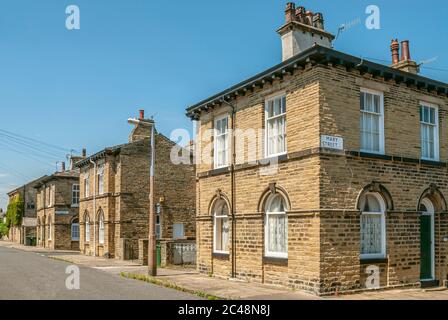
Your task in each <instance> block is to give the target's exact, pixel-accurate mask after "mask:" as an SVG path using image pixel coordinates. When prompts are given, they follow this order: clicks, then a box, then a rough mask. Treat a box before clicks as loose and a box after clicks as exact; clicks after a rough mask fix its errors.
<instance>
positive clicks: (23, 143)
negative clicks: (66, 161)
mask: <svg viewBox="0 0 448 320" xmlns="http://www.w3.org/2000/svg"><path fill="white" fill-rule="evenodd" d="M0 137H3V138H6V139H8V140H9V141H10V142H12V143H15V144H18V145H20V146H21V147H26V148H29V149H31V150H34V151H36V152H39V153H42V154H46V155H47V156H49V157H50V156H51V157H52V158H53V159H60V155H59V154H57V153H56V152H53V151H50V150H45V149H44V148H39V147H37V146H35V145H34V144H32V143H31V142H26V141H23V140H20V139H19V138H16V137H12V136H9V135H6V134H3V133H1V132H0Z"/></svg>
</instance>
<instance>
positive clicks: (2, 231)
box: [0, 221, 9, 239]
mask: <svg viewBox="0 0 448 320" xmlns="http://www.w3.org/2000/svg"><path fill="white" fill-rule="evenodd" d="M8 233H9V228H8V227H7V226H6V224H5V223H3V221H0V239H1V238H2V237H4V236H7V235H8Z"/></svg>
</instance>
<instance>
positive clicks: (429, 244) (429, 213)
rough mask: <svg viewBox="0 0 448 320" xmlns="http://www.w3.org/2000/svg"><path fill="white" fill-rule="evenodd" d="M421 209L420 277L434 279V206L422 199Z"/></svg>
mask: <svg viewBox="0 0 448 320" xmlns="http://www.w3.org/2000/svg"><path fill="white" fill-rule="evenodd" d="M425 200H426V199H425ZM420 210H421V211H422V215H421V217H420V279H421V280H434V227H433V226H434V223H433V217H434V207H433V205H432V203H431V202H429V201H422V205H421V208H420Z"/></svg>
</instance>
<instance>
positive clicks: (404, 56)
mask: <svg viewBox="0 0 448 320" xmlns="http://www.w3.org/2000/svg"><path fill="white" fill-rule="evenodd" d="M409 60H411V51H410V50H409V40H404V41H401V61H409Z"/></svg>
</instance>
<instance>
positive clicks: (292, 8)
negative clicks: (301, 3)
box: [285, 2, 296, 23]
mask: <svg viewBox="0 0 448 320" xmlns="http://www.w3.org/2000/svg"><path fill="white" fill-rule="evenodd" d="M285 20H286V23H290V22H293V21H296V5H295V3H292V2H288V3H287V4H286V10H285Z"/></svg>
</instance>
